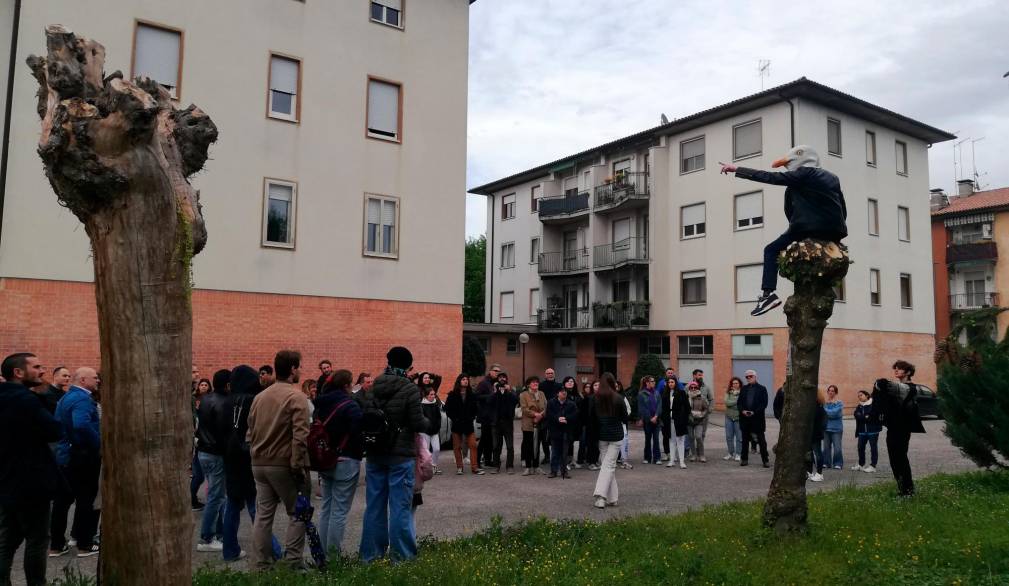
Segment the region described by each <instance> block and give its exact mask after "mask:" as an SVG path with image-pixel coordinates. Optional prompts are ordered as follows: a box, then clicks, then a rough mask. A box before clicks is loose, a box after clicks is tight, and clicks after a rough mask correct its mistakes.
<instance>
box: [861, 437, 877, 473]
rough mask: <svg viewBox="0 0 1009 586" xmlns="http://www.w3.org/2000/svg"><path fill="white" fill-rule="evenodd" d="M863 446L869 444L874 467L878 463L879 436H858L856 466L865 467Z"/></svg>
mask: <svg viewBox="0 0 1009 586" xmlns="http://www.w3.org/2000/svg"><path fill="white" fill-rule="evenodd" d="M865 444H869V449H870V450H871V452H872V460H870V462H872V467H873V468H875V467H876V463H877V462H879V434H876V433H874V434H872V435H860V436H858V465H859V466H865Z"/></svg>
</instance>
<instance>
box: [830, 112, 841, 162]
mask: <svg viewBox="0 0 1009 586" xmlns="http://www.w3.org/2000/svg"><path fill="white" fill-rule="evenodd" d="M832 123H833V124H837V152H833V151H831V150H830V125H831V124H832ZM827 154H828V155H832V156H835V157H837V158H839V159H841V158H844V141H843V139H842V138H841V120H840V119H838V118H833V117H831V116H827Z"/></svg>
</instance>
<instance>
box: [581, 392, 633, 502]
mask: <svg viewBox="0 0 1009 586" xmlns="http://www.w3.org/2000/svg"><path fill="white" fill-rule="evenodd" d="M616 386H617V385H616V381H615V380H614V379H613V375H612V374H610V373H608V372H607V373H604V374H603V378H602V381H601V384H600V385H599V388H598V390H597V391H596V394H595V395H593V399H592V402H591V403H590V404H589V414H588V415H589V427H591V428H593V429H596V430H598V438H599V451H600V452H601V453H602V458H603V462H602V466H601V467H600V469H599V476H598V477H596V488H595V490H594V491H593V496H595V507H596V508H597V509H605V508H606V507H607V506H610V507H614V506H616V504H617V500H618V499H619V497H620V492H619V490H618V488H617V475H616V469H617V456H618V455H619V454H620V447H621V444H622V443H623V440H624V425H625V424H626V423H627V408H626V406H625V403H624V398H623V397H622V396H620V395H619V394H617V390H616Z"/></svg>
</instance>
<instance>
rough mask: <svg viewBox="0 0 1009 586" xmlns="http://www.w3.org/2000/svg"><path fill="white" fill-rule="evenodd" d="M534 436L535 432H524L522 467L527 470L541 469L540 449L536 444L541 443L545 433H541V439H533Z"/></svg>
mask: <svg viewBox="0 0 1009 586" xmlns="http://www.w3.org/2000/svg"><path fill="white" fill-rule="evenodd" d="M534 435H536V432H534V431H523V432H522V466H523V467H525V468H539V465H540V447H539V446H538V445H536V444H537V443H540V442H541V440H542V437H543V432H542V431H541V432H539V436H540V438H539V439H536V438H533V436H534ZM534 440H535V441H534ZM548 458H549V456H548Z"/></svg>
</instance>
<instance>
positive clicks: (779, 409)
mask: <svg viewBox="0 0 1009 586" xmlns="http://www.w3.org/2000/svg"><path fill="white" fill-rule="evenodd" d="M771 409H772V410H773V411H774V418H775V419H777V420H778V421H781V416H782V415H783V414H784V413H785V388H784V387H781V388H779V389H778V392H776V393H774V405H773V406H772V407H771Z"/></svg>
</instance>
